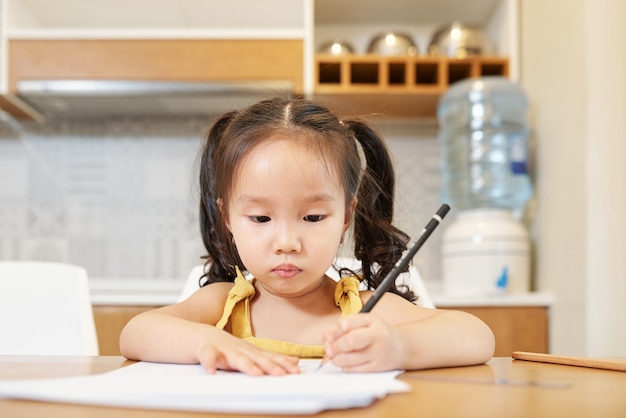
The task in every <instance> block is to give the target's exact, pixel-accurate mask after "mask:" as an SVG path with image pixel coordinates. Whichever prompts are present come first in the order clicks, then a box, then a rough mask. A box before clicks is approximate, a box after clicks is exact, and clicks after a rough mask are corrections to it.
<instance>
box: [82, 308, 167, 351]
mask: <svg viewBox="0 0 626 418" xmlns="http://www.w3.org/2000/svg"><path fill="white" fill-rule="evenodd" d="M156 308H158V306H156V305H154V306H152V305H136V306H135V305H129V306H126V305H117V306H115V305H96V306H94V307H93V316H94V321H95V323H96V333H97V334H98V347H99V349H100V355H101V356H119V355H120V333H121V332H122V329H123V328H124V326H125V325H126V323H127V322H128V321H130V320H131V319H132V318H133V317H134V316H136V315H139V314H140V313H142V312H145V311H148V310H151V309H156Z"/></svg>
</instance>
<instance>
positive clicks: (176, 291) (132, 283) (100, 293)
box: [90, 279, 554, 308]
mask: <svg viewBox="0 0 626 418" xmlns="http://www.w3.org/2000/svg"><path fill="white" fill-rule="evenodd" d="M183 286H184V280H180V281H176V280H161V281H155V280H146V279H91V280H90V290H91V301H92V303H93V304H94V305H133V306H142V305H146V306H154V305H170V304H172V303H176V301H177V300H178V297H179V295H180V293H181V292H182V289H183ZM425 286H426V288H428V289H432V290H431V291H430V297H431V298H432V300H433V302H434V303H435V306H437V307H440V308H447V307H456V306H467V307H472V306H480V307H503V306H529V307H531V306H532V307H534V306H539V307H550V306H551V305H552V303H553V299H554V298H553V295H552V294H550V293H547V292H529V293H520V294H498V295H478V296H467V295H452V294H446V293H444V292H442V291H441V290H439V286H438V285H437V283H430V282H426V283H425Z"/></svg>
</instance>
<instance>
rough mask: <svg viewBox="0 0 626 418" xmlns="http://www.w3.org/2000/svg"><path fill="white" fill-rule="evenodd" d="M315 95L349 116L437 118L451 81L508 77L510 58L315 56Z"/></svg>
mask: <svg viewBox="0 0 626 418" xmlns="http://www.w3.org/2000/svg"><path fill="white" fill-rule="evenodd" d="M314 71H315V74H314V80H315V84H314V92H315V93H314V95H315V98H316V99H317V100H320V101H322V102H323V103H325V104H326V105H328V106H330V107H331V108H333V110H335V111H337V112H339V113H342V114H344V115H357V114H359V115H363V114H381V115H387V116H399V117H425V118H432V117H434V116H435V114H436V108H437V102H438V100H439V97H440V95H441V94H443V93H444V92H445V91H446V89H447V88H448V86H449V85H450V84H452V83H454V82H456V81H460V80H463V79H466V78H472V77H481V76H488V75H498V76H504V77H506V76H508V73H509V62H508V59H507V58H505V57H493V56H480V57H472V58H466V59H453V58H447V57H436V56H414V57H404V56H399V57H388V56H377V55H352V56H341V57H338V56H334V55H316V57H315V69H314Z"/></svg>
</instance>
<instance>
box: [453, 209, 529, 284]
mask: <svg viewBox="0 0 626 418" xmlns="http://www.w3.org/2000/svg"><path fill="white" fill-rule="evenodd" d="M442 238H443V243H442V274H443V286H444V290H445V292H446V293H448V294H454V295H492V294H498V293H505V292H508V293H523V292H528V291H529V290H530V238H529V234H528V231H527V230H526V228H525V227H524V225H523V224H521V223H519V222H517V221H515V220H514V219H513V214H512V212H511V211H509V210H503V209H468V210H464V211H462V212H459V214H458V215H457V218H456V220H455V221H454V222H452V223H451V224H450V225H449V226H448V228H447V229H446V230H445V232H444V234H443V237H442Z"/></svg>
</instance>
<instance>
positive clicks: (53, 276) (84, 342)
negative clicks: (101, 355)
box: [0, 261, 99, 356]
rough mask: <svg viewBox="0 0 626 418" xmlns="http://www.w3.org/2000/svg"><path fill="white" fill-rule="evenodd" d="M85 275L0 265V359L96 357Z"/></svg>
mask: <svg viewBox="0 0 626 418" xmlns="http://www.w3.org/2000/svg"><path fill="white" fill-rule="evenodd" d="M98 352H99V350H98V338H97V335H96V327H95V322H94V316H93V309H92V305H91V299H90V295H89V283H88V276H87V271H86V270H85V269H84V268H82V267H79V266H75V265H71V264H63V263H49V262H36V261H0V354H12V355H91V356H95V355H98Z"/></svg>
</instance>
